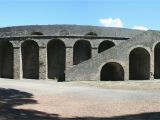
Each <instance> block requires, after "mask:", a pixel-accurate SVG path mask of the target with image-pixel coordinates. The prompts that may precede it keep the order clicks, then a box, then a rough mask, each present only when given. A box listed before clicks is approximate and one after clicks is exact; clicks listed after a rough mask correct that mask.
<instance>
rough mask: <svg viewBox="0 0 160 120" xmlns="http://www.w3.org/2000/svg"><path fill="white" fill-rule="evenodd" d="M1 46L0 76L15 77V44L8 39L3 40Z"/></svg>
mask: <svg viewBox="0 0 160 120" xmlns="http://www.w3.org/2000/svg"><path fill="white" fill-rule="evenodd" d="M0 46H1V48H0V56H1V57H0V76H1V77H2V78H13V57H14V56H13V55H14V53H13V45H12V43H10V42H9V41H7V42H2V43H1V45H0Z"/></svg>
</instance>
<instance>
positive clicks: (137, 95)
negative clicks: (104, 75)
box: [0, 79, 160, 120]
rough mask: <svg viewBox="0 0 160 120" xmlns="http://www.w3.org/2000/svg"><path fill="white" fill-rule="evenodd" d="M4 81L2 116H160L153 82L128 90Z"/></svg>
mask: <svg viewBox="0 0 160 120" xmlns="http://www.w3.org/2000/svg"><path fill="white" fill-rule="evenodd" d="M0 83H1V84H0V87H1V91H0V93H1V96H0V103H1V104H0V106H1V110H0V120H3V119H4V120H9V119H10V120H11V119H14V120H18V119H19V120H22V119H25V120H35V119H36V120H42V119H43V120H50V119H93V120H94V119H98V120H99V119H100V120H101V119H109V120H112V119H113V120H115V119H116V120H122V119H123V120H153V119H155V120H160V90H158V89H157V87H156V89H155V90H154V89H153V86H151V87H152V89H151V90H137V89H136V90H129V89H126V88H125V90H124V89H120V88H118V89H111V88H110V89H106V88H104V87H103V88H100V87H97V85H95V86H94V85H92V86H91V85H88V84H86V83H85V84H84V83H83V82H55V81H49V80H47V81H45V80H43V81H42V80H9V79H0ZM105 84H106V83H105ZM133 84H134V83H133ZM142 85H143V84H142ZM10 89H12V90H10ZM13 91H14V92H13ZM7 116H9V117H7Z"/></svg>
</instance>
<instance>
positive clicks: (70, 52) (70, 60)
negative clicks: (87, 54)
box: [66, 47, 73, 70]
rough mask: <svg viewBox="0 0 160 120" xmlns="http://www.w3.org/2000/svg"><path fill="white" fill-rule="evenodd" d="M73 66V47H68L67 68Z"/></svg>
mask: <svg viewBox="0 0 160 120" xmlns="http://www.w3.org/2000/svg"><path fill="white" fill-rule="evenodd" d="M72 66H73V48H72V47H67V48H66V70H67V69H69V68H70V67H72Z"/></svg>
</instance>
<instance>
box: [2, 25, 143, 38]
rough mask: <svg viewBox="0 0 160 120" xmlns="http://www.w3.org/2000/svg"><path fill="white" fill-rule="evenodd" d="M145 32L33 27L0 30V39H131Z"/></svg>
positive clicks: (80, 26) (77, 27) (112, 29)
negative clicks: (28, 37) (37, 36)
mask: <svg viewBox="0 0 160 120" xmlns="http://www.w3.org/2000/svg"><path fill="white" fill-rule="evenodd" d="M142 32H144V31H142V30H133V29H126V28H110V27H98V26H82V25H31V26H15V27H5V28H0V37H1V38H3V37H23V36H30V35H44V36H85V35H93V36H99V37H120V38H131V37H133V36H135V35H137V34H140V33H142Z"/></svg>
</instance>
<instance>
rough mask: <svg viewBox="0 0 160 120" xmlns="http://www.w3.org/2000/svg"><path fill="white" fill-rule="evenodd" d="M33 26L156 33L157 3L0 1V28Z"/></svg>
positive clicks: (128, 0) (158, 20)
mask: <svg viewBox="0 0 160 120" xmlns="http://www.w3.org/2000/svg"><path fill="white" fill-rule="evenodd" d="M35 24H36V25H37V24H38V25H39V24H40V25H43V24H45V25H46V24H78V25H95V26H106V27H124V28H137V29H143V28H144V29H155V30H160V0H0V27H6V26H17V25H35Z"/></svg>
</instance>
